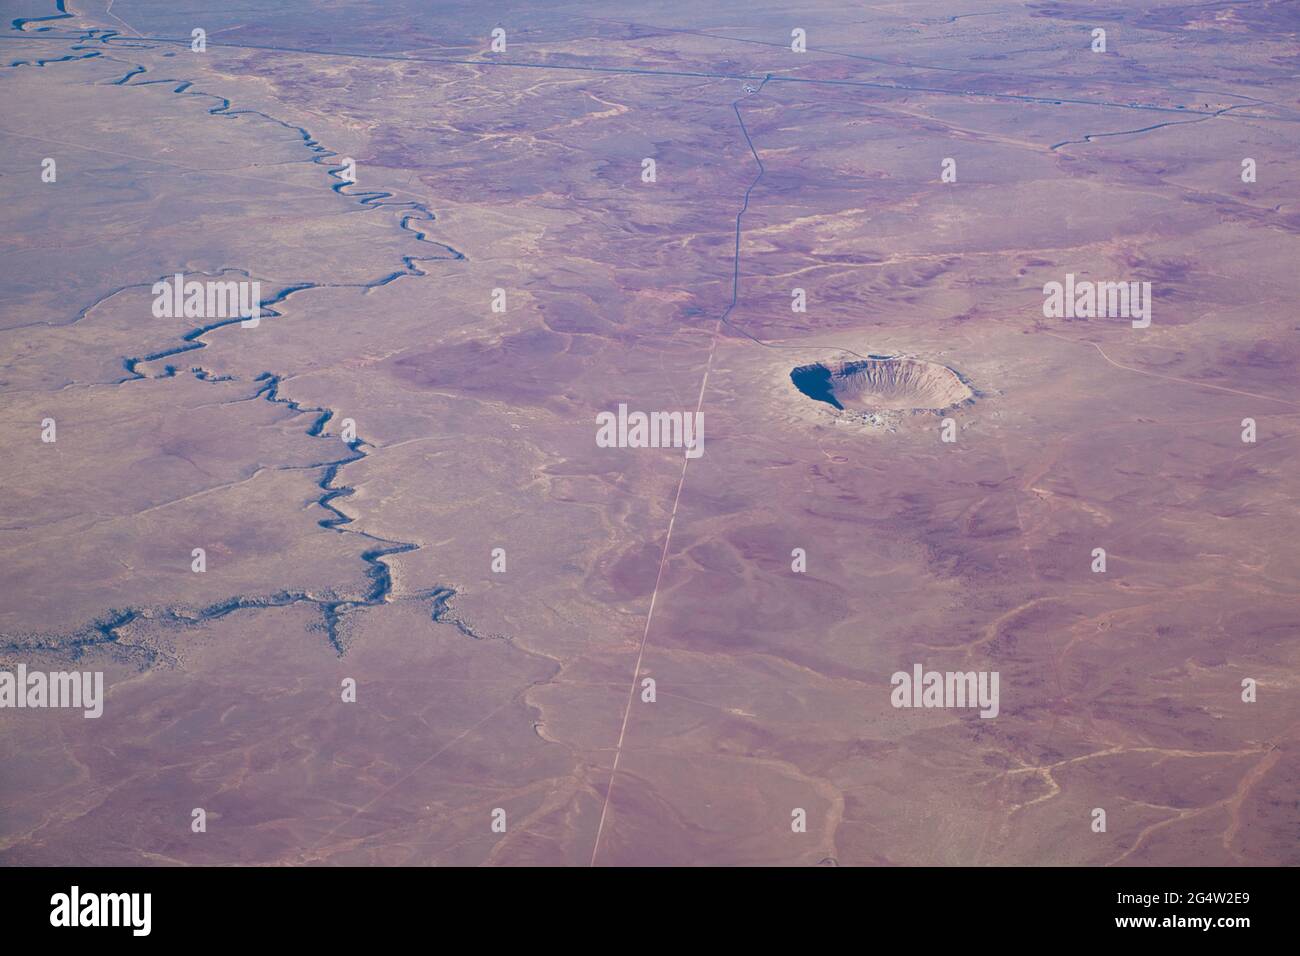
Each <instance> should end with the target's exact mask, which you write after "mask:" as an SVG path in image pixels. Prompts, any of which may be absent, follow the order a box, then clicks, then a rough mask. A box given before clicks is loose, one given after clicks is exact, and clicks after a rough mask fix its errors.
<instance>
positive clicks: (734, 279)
mask: <svg viewBox="0 0 1300 956" xmlns="http://www.w3.org/2000/svg"><path fill="white" fill-rule="evenodd" d="M766 83H767V79H764V80H763V82H762V83H760V84H759V86H758V90H755V93H757V92H758V91H759V90H762V88H763V86H764V85H765V84H766ZM748 95H750V94H746V96H748ZM742 99H743V97H742ZM731 108H732V109H733V110H734V111H735V113H736V119H737V120H739V121H740V129H741V132H743V133H744V134H745V142H746V143H748V144H749V151H750V153H751V154H752V155H753V157H754V162H756V163H757V164H758V173H757V174H756V175H755V176H754V180H753V182H751V183H750V184H749V188H747V189H746V190H745V199H744V202H743V203H742V204H741V207H740V212H738V213H736V246H735V256H734V260H733V268H732V273H731V302H730V303H729V304H728V305H727V308H726V309H725V310H723V313H722V315H721V316H719V317H718V321H717V323H716V324H715V325H714V328H713V336H712V339H711V341H710V343H709V358H708V361H707V362H706V363H705V366H704V377H703V378H702V379H701V380H700V394H699V397H698V398H697V399H696V401H695V413H696V414H697V415H698V414H700V411H701V409H703V407H704V390H705V389H706V388H707V387H708V384H709V373H710V372H712V371H713V357H714V355H715V354H717V350H718V333H719V332H720V331H721V330H722V326H723V324H727V325H730V323H729V322H728V321H727V317H728V316H729V315H731V311H732V309H734V308H735V307H736V302H737V300H738V299H739V296H740V224H741V219H742V218H743V217H744V215H745V212H746V211H747V210H748V209H749V196H750V193H752V192H753V191H754V187H755V186H757V185H758V181H759V180H760V179H762V178H763V173H764V171H765V170H764V168H763V161H762V160H761V159H759V158H758V153H757V152H755V150H754V142H753V140H751V139H750V138H749V132H748V130H746V129H745V121H744V119H743V118H742V117H741V115H740V100H739V99H738V100H735V101H734V102H733V103H732V104H731ZM732 328H736V329H737V331H740V332H742V333H744V334H745V335H747V336H749V338H754V337H753V336H752V335H749V333H748V332H744V330H743V329H739V328H738V327H736V326H732ZM754 341H755V342H757V341H758V339H754ZM760 344H762V343H760ZM690 463H691V459H690V457H689V456H687V455H685V454H683V456H682V473H681V476H680V477H679V478H678V479H677V493H676V494H675V495H673V510H672V513H671V514H670V515H669V517H668V531H667V533H666V534H665V535H664V548H663V552H662V553H661V554H660V555H659V570H658V571H657V572H656V574H655V586H654V590H653V591H652V592H651V593H650V607H649V609H648V610H647V612H646V618H645V628H644V629H643V630H642V631H641V643H640V645H639V646H638V648H637V653H636V665H635V666H634V667H633V669H632V685H631V687H629V688H628V692H627V704H626V705H625V706H624V708H623V723H622V725H621V726H620V727H619V731H618V743H617V744H615V745H614V763H613V765H612V766H611V767H610V771H609V784H608V786H606V788H605V800H604V803H602V804H601V807H600V822H599V823H598V824H597V825H596V839H595V841H594V842H593V844H592V847H591V863H590V864H589V865H591V866H595V865H596V854H597V853H599V852H600V838H601V835H602V834H603V833H604V831H605V818H606V816H607V815H608V813H609V799H610V797H611V796H612V795H613V793H614V778H615V777H616V776H617V775H618V765H619V762H620V761H621V760H622V757H623V741H624V739H625V738H626V737H627V724H628V720H629V719H630V718H631V716H632V704H633V703H634V702H635V701H636V689H637V680H638V679H639V678H640V676H641V662H642V661H643V660H644V659H645V649H646V642H647V641H648V640H649V637H650V623H651V622H652V621H653V620H654V613H655V602H656V601H657V600H658V597H659V585H660V584H661V583H662V582H663V577H664V568H665V567H666V566H667V564H668V549H669V547H670V545H671V544H672V540H673V526H674V525H675V524H676V523H677V508H678V505H680V504H681V500H682V488H683V487H684V486H685V485H686V469H687V468H688V467H689V466H690Z"/></svg>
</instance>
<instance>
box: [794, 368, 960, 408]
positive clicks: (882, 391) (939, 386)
mask: <svg viewBox="0 0 1300 956" xmlns="http://www.w3.org/2000/svg"><path fill="white" fill-rule="evenodd" d="M790 380H791V381H792V382H794V386H795V388H797V389H799V391H801V392H803V394H805V395H807V396H808V397H809V398H811V399H815V400H816V401H819V402H825V403H826V404H827V405H831V406H833V407H834V408H837V409H839V410H840V411H859V412H884V411H889V412H927V411H942V410H943V409H946V408H953V407H955V406H957V405H964V404H966V403H967V402H969V401H971V400H972V399H973V398H974V397H975V393H974V392H973V391H972V390H971V388H970V386H969V385H967V384H966V383H965V382H964V381H962V378H961V376H960V375H958V374H957V373H956V372H954V371H953V370H952V369H950V368H948V367H947V366H946V365H939V364H938V363H937V362H923V361H921V360H920V359H910V358H894V357H889V356H876V355H872V356H869V357H868V358H866V359H862V360H860V361H853V362H825V363H823V362H817V363H815V364H813V365H801V366H799V367H798V368H796V369H795V370H794V371H792V372H791V373H790Z"/></svg>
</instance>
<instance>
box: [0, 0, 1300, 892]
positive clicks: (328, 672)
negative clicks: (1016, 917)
mask: <svg viewBox="0 0 1300 956" xmlns="http://www.w3.org/2000/svg"><path fill="white" fill-rule="evenodd" d="M1295 6H1296V5H1295V4H1288V3H1283V2H1274V0H1261V2H1256V3H1249V4H1241V3H1232V2H1227V0H1222V2H1217V0H1216V2H1211V3H1169V2H1162V0H1156V2H1155V3H1154V4H1153V3H1138V2H1135V0H1113V2H1111V0H1107V2H1103V3H1100V4H1082V3H1069V2H1054V0H1043V2H1030V3H1008V4H1001V3H992V2H988V0H979V2H976V0H958V2H953V0H945V2H939V0H917V2H909V3H899V4H887V5H870V6H866V7H862V6H851V5H846V4H835V3H829V2H814V3H812V4H810V5H804V6H803V7H802V8H801V9H800V10H797V11H792V10H790V9H789V6H788V5H786V4H781V3H776V2H770V0H760V2H757V3H738V2H733V0H724V2H721V3H716V4H708V5H667V6H652V7H646V6H644V5H641V4H633V3H604V2H602V3H596V4H590V3H583V4H579V3H575V2H566V3H561V4H558V5H550V4H547V5H535V4H523V3H505V4H498V5H495V6H493V8H492V9H491V10H486V9H477V5H473V4H456V5H443V4H432V5H431V4H428V3H416V2H414V0H394V2H392V3H384V4H382V5H374V4H361V3H350V2H345V3H336V4H319V3H310V2H298V0H294V2H288V3H280V4H269V3H268V4H243V5H240V6H239V7H238V9H231V10H224V9H219V8H214V9H212V10H205V11H204V12H202V13H201V14H199V13H194V12H192V11H190V10H189V9H188V8H184V7H182V6H178V5H172V4H164V3H161V2H150V0H68V3H67V4H66V8H67V9H66V10H65V11H62V12H61V11H60V10H59V8H58V5H56V4H53V3H49V2H37V0H18V2H15V3H10V4H8V5H6V9H5V22H3V23H2V24H0V27H3V29H0V54H3V59H0V98H2V99H3V102H4V104H5V105H4V107H3V118H2V119H0V140H2V141H3V144H4V147H5V156H6V160H5V163H4V169H3V176H0V197H2V198H3V205H4V210H5V213H4V216H5V225H6V228H5V229H4V231H3V239H0V242H3V248H4V255H3V259H2V262H3V264H2V265H0V276H2V278H3V283H2V284H0V395H2V396H3V401H4V412H3V414H2V415H0V439H3V443H4V448H5V449H6V452H7V454H6V458H5V461H4V465H3V466H2V467H3V472H2V474H3V478H4V480H3V489H4V494H3V496H0V512H3V513H2V514H0V671H6V672H14V673H16V672H17V668H18V667H19V666H20V665H21V666H22V667H23V668H24V669H25V671H30V672H70V671H77V672H97V673H102V674H103V684H104V699H103V712H102V715H101V716H99V717H97V718H94V719H86V718H85V717H84V716H83V713H82V711H81V710H79V709H72V708H63V709H56V708H53V707H49V706H45V705H41V706H33V707H26V706H25V707H23V708H18V707H17V706H3V705H4V703H5V702H4V699H3V696H2V695H3V687H0V768H3V769H0V864H4V865H8V866H19V865H33V864H41V865H50V864H89V865H109V864H112V865H122V864H229V863H243V864H412V865H414V864H418V865H424V864H440V865H446V864H467V865H480V864H488V865H543V864H545V865H580V866H586V865H589V864H595V865H632V864H641V865H660V864H663V865H696V864H734V865H800V866H802V865H810V866H811V865H833V864H842V865H921V864H931V865H934V864H939V865H1008V864H1029V865H1047V864H1052V865H1062V864H1065V865H1086V866H1104V865H1123V866H1152V865H1184V864H1192V863H1196V864H1211V865H1229V864H1238V865H1239V864H1247V865H1295V864H1297V863H1300V851H1298V850H1297V847H1298V846H1300V841H1297V833H1298V832H1300V812H1297V807H1296V798H1295V794H1296V789H1297V785H1300V762H1298V759H1297V753H1298V748H1300V695H1298V694H1297V674H1298V673H1300V643H1298V642H1297V640H1296V638H1297V632H1298V629H1300V604H1297V600H1296V594H1297V593H1298V592H1300V510H1298V509H1297V507H1296V500H1297V497H1298V495H1300V442H1298V441H1297V439H1298V438H1300V389H1298V388H1297V382H1298V381H1300V379H1298V377H1297V374H1296V371H1297V366H1298V365H1300V337H1298V336H1297V332H1298V331H1300V320H1297V318H1296V315H1295V303H1296V302H1297V300H1300V270H1297V269H1296V263H1297V261H1300V205H1298V203H1300V158H1298V157H1300V83H1298V82H1297V79H1296V70H1297V65H1298V64H1300V58H1298V57H1297V42H1296V38H1297V30H1298V29H1300V14H1298V13H1297V10H1296V9H1295ZM218 7H219V5H218ZM494 29H499V30H501V31H502V33H501V34H500V35H499V36H496V37H495V38H494V34H493V31H494ZM195 30H201V31H202V42H201V43H200V41H199V40H197V39H195V37H194V31H195ZM1098 30H1102V31H1104V48H1102V49H1098V43H1099V39H1098V34H1097V32H1096V31H1098ZM494 44H495V45H496V47H497V48H496V49H494ZM196 45H197V47H199V48H196ZM502 45H503V48H502ZM49 161H52V164H51V163H50V162H49ZM177 275H179V276H181V277H182V281H181V282H180V288H181V289H182V291H183V290H184V289H185V288H186V286H185V284H184V282H185V280H188V281H190V282H194V283H197V284H198V285H200V286H202V287H204V288H208V289H209V290H210V289H211V287H212V286H211V284H213V283H230V284H231V288H232V289H233V288H235V287H236V286H239V285H240V283H247V284H248V285H247V286H241V288H245V289H247V288H251V287H252V284H253V283H256V284H257V285H256V288H257V289H258V290H260V291H259V292H258V294H257V296H256V298H257V299H258V300H259V301H260V306H261V311H260V318H259V319H258V320H257V322H256V324H250V323H249V321H248V320H247V316H242V315H237V314H233V313H230V312H229V310H227V311H226V312H222V313H221V314H214V313H213V311H212V303H213V301H214V300H213V299H212V298H211V292H210V291H209V293H208V295H209V298H207V299H204V298H203V296H202V295H200V296H199V298H198V299H196V300H195V303H196V304H195V307H194V309H193V310H190V309H188V307H187V306H185V304H184V296H183V295H181V293H177V297H176V298H175V299H172V298H171V292H170V291H167V292H165V293H159V291H158V288H159V283H166V282H171V281H173V280H174V277H176V276H177ZM1067 277H1068V278H1067ZM1052 283H1058V284H1061V285H1062V287H1065V286H1066V285H1067V283H1068V287H1069V289H1070V290H1071V297H1070V298H1071V308H1070V310H1069V312H1068V313H1064V312H1062V313H1061V314H1056V313H1054V312H1053V310H1052V309H1051V308H1047V307H1045V298H1046V296H1047V293H1046V291H1045V289H1046V288H1047V287H1048V286H1049V285H1050V284H1052ZM1121 285H1122V288H1121ZM168 289H169V290H170V286H169V287H168ZM1083 289H1086V290H1087V292H1086V294H1087V296H1089V298H1088V299H1087V300H1086V302H1085V300H1084V299H1083V298H1075V290H1083ZM1094 289H1095V290H1096V295H1095V297H1094V296H1093V290H1094ZM1121 292H1122V293H1123V297H1122V299H1121ZM160 295H161V296H162V297H163V298H164V299H165V300H166V301H165V302H164V303H163V305H160ZM1078 295H1080V296H1082V295H1084V293H1083V292H1080V293H1078ZM200 300H201V301H200ZM1089 303H1090V304H1089ZM173 304H179V305H180V306H181V307H180V308H179V309H176V308H173V307H172V306H173ZM1121 304H1122V310H1121ZM1085 306H1086V307H1085ZM187 312H192V313H193V314H187ZM620 406H625V408H623V409H622V412H621V415H622V418H621V419H620V421H621V422H622V425H621V426H620V429H619V430H618V440H617V442H615V443H614V447H606V444H605V443H601V442H598V441H597V422H598V416H600V415H602V413H605V414H610V415H613V414H614V413H616V412H619V411H620ZM637 415H641V416H644V420H645V422H646V423H648V424H647V428H646V430H645V431H640V430H638V429H639V426H638V425H637V421H638V419H636V418H635V416H637ZM673 415H676V416H677V417H676V419H673V418H672V417H671V416H673ZM696 422H698V423H699V426H698V428H697V429H696V430H695V431H693V432H691V435H692V436H693V437H692V439H691V440H692V441H695V439H696V438H698V441H697V442H696V443H695V444H691V442H688V441H685V440H684V439H682V438H681V436H682V433H683V430H684V429H685V428H689V427H692V425H693V423H696ZM674 428H677V431H676V432H674V431H673V429H674ZM661 438H662V439H663V440H662V441H661V440H660V439H661ZM696 452H698V454H696ZM196 552H197V553H198V554H197V556H196ZM914 668H917V669H919V670H916V671H914ZM931 671H932V672H935V673H937V674H939V675H940V676H941V677H942V675H944V674H967V673H970V674H972V675H975V674H981V675H985V676H988V675H994V674H996V675H997V678H998V679H997V683H996V687H997V688H998V695H999V699H998V701H997V706H996V708H985V709H984V711H983V712H981V710H980V709H978V708H977V707H975V706H973V704H974V701H973V700H967V701H965V703H954V700H953V699H952V695H951V693H949V694H948V696H944V695H943V693H939V696H938V697H937V698H935V699H934V700H931V699H930V698H928V697H926V696H925V695H924V694H923V692H922V689H921V687H919V686H918V687H917V689H916V691H915V696H914V697H913V696H912V692H911V691H910V690H909V691H908V692H907V693H905V694H902V696H901V697H900V696H899V694H896V693H895V686H896V684H897V681H895V680H894V679H895V678H896V677H897V675H899V674H902V675H903V677H905V678H908V679H909V680H910V679H911V678H910V675H912V674H913V673H919V674H924V673H926V672H931ZM951 686H952V683H951V681H950V682H949V685H948V688H949V690H951ZM975 686H976V684H975V683H974V682H972V684H971V687H972V688H974V687H975ZM990 686H991V685H990ZM942 690H943V688H940V691H942ZM900 701H901V704H900ZM994 710H995V711H996V713H991V711H994ZM200 810H201V811H202V814H201V816H202V819H203V821H204V825H203V826H202V827H199V828H196V823H195V820H196V819H197V818H196V815H195V814H196V811H200ZM1099 811H1100V815H1099Z"/></svg>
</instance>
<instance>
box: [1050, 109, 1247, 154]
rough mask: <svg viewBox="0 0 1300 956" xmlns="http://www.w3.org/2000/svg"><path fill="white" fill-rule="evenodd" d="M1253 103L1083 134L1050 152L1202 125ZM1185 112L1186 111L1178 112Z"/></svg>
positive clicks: (1061, 143)
mask: <svg viewBox="0 0 1300 956" xmlns="http://www.w3.org/2000/svg"><path fill="white" fill-rule="evenodd" d="M1254 105H1255V104H1253V103H1237V104H1236V105H1235V106H1225V107H1224V108H1223V109H1221V110H1214V111H1213V112H1212V113H1209V114H1208V115H1206V114H1205V113H1204V112H1203V111H1198V112H1200V113H1201V116H1200V118H1199V119H1190V120H1170V121H1169V122H1167V123H1154V124H1152V125H1151V126H1143V127H1142V128H1141V129H1121V130H1116V131H1115V132H1113V133H1085V134H1084V136H1083V139H1066V140H1062V141H1061V142H1059V143H1055V144H1053V145H1052V152H1055V151H1056V150H1058V149H1060V148H1061V147H1062V146H1087V145H1088V144H1089V143H1091V142H1092V141H1093V140H1095V139H1105V138H1107V137H1109V136H1136V135H1137V134H1139V133H1151V132H1154V131H1155V130H1158V129H1164V128H1165V127H1167V126H1188V125H1190V124H1192V123H1204V122H1205V121H1206V120H1210V119H1214V118H1215V117H1216V116H1222V115H1223V114H1224V113H1230V112H1232V111H1233V110H1239V109H1241V108H1242V107H1245V106H1254ZM1180 112H1184V113H1185V112H1187V110H1180Z"/></svg>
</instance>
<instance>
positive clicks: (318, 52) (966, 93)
mask: <svg viewBox="0 0 1300 956" xmlns="http://www.w3.org/2000/svg"><path fill="white" fill-rule="evenodd" d="M114 34H115V35H116V31H114ZM118 36H121V39H124V40H132V41H134V40H141V41H148V42H151V43H171V44H178V45H182V46H185V47H188V46H189V44H190V40H189V38H187V37H163V36H148V35H145V36H139V37H128V36H125V35H118ZM113 38H114V36H113V35H110V36H107V37H102V38H100V39H101V41H102V42H107V41H109V40H112V39H113ZM0 39H40V40H47V39H48V40H58V39H65V40H66V39H73V38H71V37H67V36H48V37H23V38H20V37H0ZM222 48H225V49H237V50H261V51H266V52H270V53H296V54H300V55H304V56H325V57H337V58H344V59H360V60H386V61H395V62H399V63H444V64H451V65H456V66H481V67H497V68H513V69H529V70H559V71H569V72H574V71H576V72H582V73H606V74H615V75H628V76H666V77H687V78H705V79H721V80H760V79H762V77H761V76H759V75H757V74H754V73H720V72H716V71H710V70H656V69H649V68H638V67H613V66H579V65H575V64H561V63H530V62H528V61H525V60H505V59H499V58H494V59H490V60H488V59H479V60H475V59H470V58H467V57H449V56H412V55H409V54H397V53H362V52H358V51H355V50H323V49H319V48H314V47H290V46H278V45H272V44H264V43H235V42H232V41H228V40H226V41H220V42H218V41H214V40H212V39H209V40H208V50H209V51H212V50H218V49H222ZM771 81H772V82H774V83H800V84H808V85H813V86H840V87H850V88H857V89H868V90H890V91H894V92H899V93H934V94H936V95H940V96H961V97H970V98H974V99H993V100H1007V101H1011V102H1019V103H1036V104H1039V105H1043V106H1102V107H1108V108H1111V109H1124V110H1138V111H1146V112H1153V113H1175V114H1179V115H1182V116H1216V115H1218V114H1219V113H1220V112H1222V111H1221V110H1195V109H1185V108H1181V107H1174V106H1158V105H1156V104H1154V103H1124V102H1120V101H1116V100H1088V99H1079V98H1077V97H1068V96H1053V95H1050V94H1048V95H1042V96H1034V95H1030V94H1024V93H1000V92H996V91H988V90H952V89H947V88H946V87H942V86H919V85H913V84H907V83H877V82H873V81H871V80H837V79H821V78H817V77H806V76H772V77H771ZM1241 105H1249V106H1255V105H1259V104H1254V103H1251V104H1241ZM1248 115H1249V116H1250V117H1251V118H1252V119H1258V120H1270V121H1277V122H1296V120H1294V119H1291V118H1288V117H1282V116H1261V115H1257V114H1254V113H1251V114H1248Z"/></svg>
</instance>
